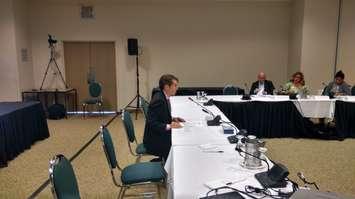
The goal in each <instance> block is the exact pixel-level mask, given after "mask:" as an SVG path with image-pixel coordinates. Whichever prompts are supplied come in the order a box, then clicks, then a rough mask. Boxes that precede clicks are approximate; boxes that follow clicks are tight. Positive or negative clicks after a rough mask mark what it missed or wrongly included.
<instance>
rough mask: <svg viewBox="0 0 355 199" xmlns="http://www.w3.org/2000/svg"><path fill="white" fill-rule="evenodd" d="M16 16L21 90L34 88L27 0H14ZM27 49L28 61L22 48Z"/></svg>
mask: <svg viewBox="0 0 355 199" xmlns="http://www.w3.org/2000/svg"><path fill="white" fill-rule="evenodd" d="M13 4H14V18H15V38H16V52H17V63H18V72H19V83H20V84H19V86H20V90H21V91H23V90H29V89H32V88H34V87H33V86H34V83H33V66H32V56H31V50H32V49H31V44H30V35H29V32H28V5H27V4H28V3H27V0H13ZM22 49H24V50H27V61H26V60H23V59H22V54H21V50H22Z"/></svg>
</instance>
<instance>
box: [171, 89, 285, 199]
mask: <svg viewBox="0 0 355 199" xmlns="http://www.w3.org/2000/svg"><path fill="white" fill-rule="evenodd" d="M199 104H200V105H201V104H202V103H199ZM200 105H197V104H196V103H195V102H192V101H191V100H189V99H188V97H180V96H179V97H173V98H172V99H171V109H172V115H173V116H174V117H182V118H184V119H185V120H186V121H187V122H186V123H185V125H184V127H183V128H181V129H173V131H172V147H171V150H170V153H169V157H168V160H167V162H166V164H165V170H166V171H167V173H168V180H167V182H168V198H178V199H180V198H181V199H185V198H188V199H191V198H199V197H202V196H204V195H205V194H206V193H207V191H208V190H209V188H207V187H206V185H205V183H208V182H211V181H215V180H221V179H222V180H223V179H226V178H232V179H243V180H242V181H241V182H238V183H233V184H232V185H231V186H232V187H234V188H238V189H240V190H244V187H245V186H246V185H252V186H256V187H260V188H261V185H260V184H259V182H258V181H257V180H256V179H255V177H254V174H255V173H259V172H262V171H265V170H266V169H267V168H266V166H265V165H264V167H263V168H260V169H258V170H248V169H245V168H243V167H242V166H241V165H240V163H241V162H242V161H243V158H242V157H241V156H240V155H239V154H238V153H237V152H236V151H235V145H233V144H229V142H228V141H227V136H229V135H228V134H223V129H222V127H221V126H207V124H206V119H208V118H210V117H211V115H210V114H208V113H205V112H204V111H202V109H203V107H201V106H200ZM207 108H208V110H209V111H211V112H212V114H214V115H217V114H218V115H221V118H222V120H223V121H226V122H229V120H228V118H227V117H226V116H225V115H224V114H223V113H222V112H221V111H220V110H219V109H218V107H216V106H210V107H207ZM234 133H235V132H234ZM205 147H217V148H218V149H217V150H218V151H223V152H217V153H215V152H210V151H205V150H204V148H205ZM269 164H270V165H272V163H271V162H269ZM286 189H287V190H290V185H289V186H288V187H287V188H286ZM212 194H213V193H212Z"/></svg>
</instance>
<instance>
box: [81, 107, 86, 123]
mask: <svg viewBox="0 0 355 199" xmlns="http://www.w3.org/2000/svg"><path fill="white" fill-rule="evenodd" d="M82 108H83V118H84V119H85V109H86V104H83V105H82Z"/></svg>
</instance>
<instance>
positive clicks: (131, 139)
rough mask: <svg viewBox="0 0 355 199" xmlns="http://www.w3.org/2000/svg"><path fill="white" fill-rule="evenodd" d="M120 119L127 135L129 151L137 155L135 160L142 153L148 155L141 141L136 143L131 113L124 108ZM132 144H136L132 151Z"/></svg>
mask: <svg viewBox="0 0 355 199" xmlns="http://www.w3.org/2000/svg"><path fill="white" fill-rule="evenodd" d="M122 121H123V126H124V129H125V131H126V135H127V141H128V148H129V151H130V153H131V154H132V155H133V156H136V157H137V159H136V162H139V160H140V159H141V157H142V156H143V155H150V154H149V153H148V152H147V149H146V148H145V147H144V144H143V143H140V144H138V142H137V139H136V135H135V130H134V125H133V121H132V117H131V114H130V113H129V112H128V111H126V110H123V111H122ZM133 144H134V145H135V146H136V148H135V151H133V149H132V147H133V146H132V145H133Z"/></svg>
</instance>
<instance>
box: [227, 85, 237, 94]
mask: <svg viewBox="0 0 355 199" xmlns="http://www.w3.org/2000/svg"><path fill="white" fill-rule="evenodd" d="M223 95H238V90H237V88H236V87H234V86H232V85H226V86H225V87H224V88H223Z"/></svg>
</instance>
